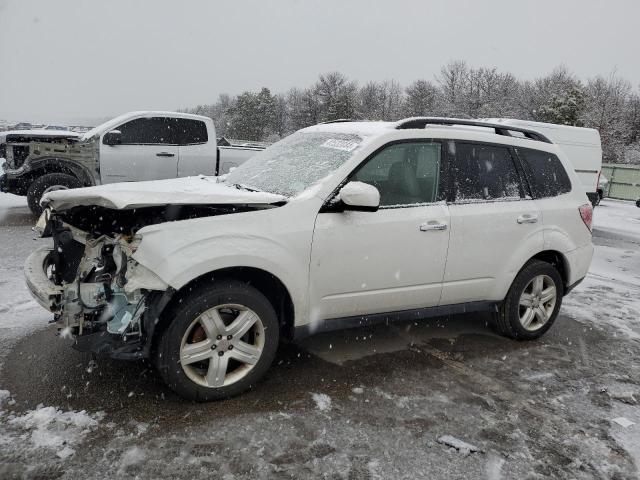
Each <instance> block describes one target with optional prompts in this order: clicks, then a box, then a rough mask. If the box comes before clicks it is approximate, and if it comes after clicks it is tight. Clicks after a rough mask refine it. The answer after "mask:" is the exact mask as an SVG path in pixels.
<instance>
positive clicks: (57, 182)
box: [27, 173, 82, 215]
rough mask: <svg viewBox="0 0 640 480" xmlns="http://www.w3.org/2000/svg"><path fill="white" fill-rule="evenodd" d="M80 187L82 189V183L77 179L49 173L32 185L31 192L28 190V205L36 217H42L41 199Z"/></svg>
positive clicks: (62, 174) (63, 174)
mask: <svg viewBox="0 0 640 480" xmlns="http://www.w3.org/2000/svg"><path fill="white" fill-rule="evenodd" d="M80 187H82V183H81V182H80V180H78V179H77V178H76V177H73V176H71V175H67V174H66V173H47V174H46V175H42V176H41V177H38V178H36V179H35V180H34V181H33V182H32V183H31V186H30V187H29V190H27V204H28V205H29V209H30V210H31V212H32V213H33V214H34V215H40V214H41V213H42V207H41V206H40V199H41V198H42V196H43V195H44V194H45V193H47V192H51V191H54V190H63V189H67V188H80Z"/></svg>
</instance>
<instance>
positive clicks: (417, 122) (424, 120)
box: [396, 117, 553, 143]
mask: <svg viewBox="0 0 640 480" xmlns="http://www.w3.org/2000/svg"><path fill="white" fill-rule="evenodd" d="M427 125H453V126H455V125H460V126H465V127H466V126H469V127H484V128H493V129H494V131H495V133H496V135H505V136H507V137H512V136H513V135H511V133H509V132H520V133H522V134H523V135H524V136H525V137H526V138H528V139H529V140H537V141H539V142H544V143H553V142H552V141H551V140H549V139H548V138H547V137H545V136H544V135H543V134H541V133H539V132H536V131H535V130H530V129H528V128H522V127H513V126H511V125H500V124H497V123H490V122H482V121H479V120H465V119H460V118H442V117H414V118H405V119H404V120H400V121H398V122H397V123H396V129H398V130H404V129H412V128H426V127H427Z"/></svg>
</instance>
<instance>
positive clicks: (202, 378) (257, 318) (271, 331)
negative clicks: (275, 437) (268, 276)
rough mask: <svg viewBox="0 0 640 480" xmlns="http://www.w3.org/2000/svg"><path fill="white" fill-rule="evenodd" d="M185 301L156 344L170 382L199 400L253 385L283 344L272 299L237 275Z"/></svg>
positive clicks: (160, 367)
mask: <svg viewBox="0 0 640 480" xmlns="http://www.w3.org/2000/svg"><path fill="white" fill-rule="evenodd" d="M180 300H181V301H179V302H177V308H174V309H172V311H171V312H170V313H169V315H170V317H172V319H171V320H170V323H169V324H168V326H167V328H166V330H164V332H162V336H161V337H160V340H159V342H158V346H157V349H156V357H155V360H156V366H157V367H158V370H159V371H160V374H161V376H162V377H163V379H164V381H165V383H166V384H167V385H168V386H169V387H170V388H171V389H172V390H174V391H175V392H176V393H177V394H178V395H180V396H182V397H185V398H187V399H190V400H195V401H209V400H217V399H221V398H227V397H231V396H233V395H237V394H239V393H241V392H243V391H245V390H247V389H250V388H251V387H252V386H253V385H254V384H255V383H256V382H257V381H258V380H259V379H260V378H261V377H262V376H263V375H264V374H265V373H266V371H267V369H268V368H269V366H270V365H271V363H272V361H273V359H274V357H275V354H276V350H277V348H278V341H279V336H280V335H279V326H278V319H277V316H276V313H275V310H274V309H273V306H272V305H271V303H270V302H269V300H267V298H266V297H265V296H264V295H263V294H262V293H260V292H259V291H258V290H256V289H255V288H253V287H251V286H249V285H247V284H245V283H242V282H238V281H235V280H225V281H219V282H216V283H215V284H214V285H213V286H206V287H203V288H200V289H198V290H195V291H193V292H192V293H190V294H189V295H187V296H185V297H184V298H181V299H180Z"/></svg>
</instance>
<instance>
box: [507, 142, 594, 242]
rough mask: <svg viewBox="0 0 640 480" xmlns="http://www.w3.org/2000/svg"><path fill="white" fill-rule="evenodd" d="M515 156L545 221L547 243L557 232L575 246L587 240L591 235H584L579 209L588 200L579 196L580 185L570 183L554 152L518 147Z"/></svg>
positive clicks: (584, 229) (584, 196) (580, 192)
mask: <svg viewBox="0 0 640 480" xmlns="http://www.w3.org/2000/svg"><path fill="white" fill-rule="evenodd" d="M516 153H517V154H518V156H519V157H520V159H521V160H522V165H523V166H524V170H525V173H526V175H527V179H528V181H529V184H530V185H531V190H532V194H533V197H534V198H535V199H536V204H537V205H538V206H539V208H540V210H541V212H542V216H543V218H544V225H545V241H546V242H547V243H549V240H548V239H547V237H548V236H549V235H552V234H554V233H557V232H559V231H560V232H562V233H563V234H564V235H565V236H566V238H568V239H571V240H572V241H577V244H576V245H575V246H579V245H581V244H580V241H579V239H583V241H584V242H588V241H590V237H591V236H590V235H586V232H587V230H586V228H585V225H584V222H583V221H582V218H581V217H580V215H579V210H578V208H579V207H580V205H582V204H584V203H587V202H588V201H589V200H588V198H587V196H586V195H585V194H584V193H582V185H580V184H578V185H572V184H571V179H570V178H569V175H567V172H566V170H565V167H564V166H563V165H562V162H561V161H560V159H559V158H558V157H557V156H556V155H555V154H553V153H550V152H545V151H542V150H534V149H532V148H520V147H518V148H516ZM569 166H570V165H569ZM576 191H577V192H578V195H576ZM572 192H573V193H572ZM580 196H582V198H583V200H582V202H580ZM545 248H546V247H545Z"/></svg>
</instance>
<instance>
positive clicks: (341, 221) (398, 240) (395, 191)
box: [310, 141, 449, 320]
mask: <svg viewBox="0 0 640 480" xmlns="http://www.w3.org/2000/svg"><path fill="white" fill-rule="evenodd" d="M444 156H445V155H444V153H443V148H442V144H441V143H440V142H433V141H408V142H402V143H396V144H391V145H388V146H386V147H385V148H383V149H381V150H380V151H378V152H377V153H375V154H373V155H372V157H371V158H369V159H368V160H367V161H366V162H365V163H364V164H363V165H362V166H361V168H359V169H358V170H357V171H356V172H354V173H353V174H352V175H351V177H350V180H355V181H360V182H365V183H368V184H370V185H374V186H375V187H377V188H378V190H379V192H380V209H379V210H378V211H377V212H359V211H344V212H334V211H324V212H320V213H319V214H318V216H317V219H316V224H315V229H314V233H313V244H312V252H311V271H310V296H311V305H312V310H311V318H312V319H313V320H325V319H332V318H341V317H350V316H354V315H363V314H369V313H383V312H393V311H398V310H409V309H413V308H420V307H430V306H435V305H438V302H439V301H440V292H441V289H442V276H443V273H444V266H445V262H446V258H447V245H448V243H449V225H448V224H449V212H448V209H447V205H446V203H445V202H444V201H439V200H443V199H444V192H443V190H444V189H443V188H442V187H443V185H444V182H443V181H442V175H441V174H442V172H443V169H444V163H445V160H444Z"/></svg>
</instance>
